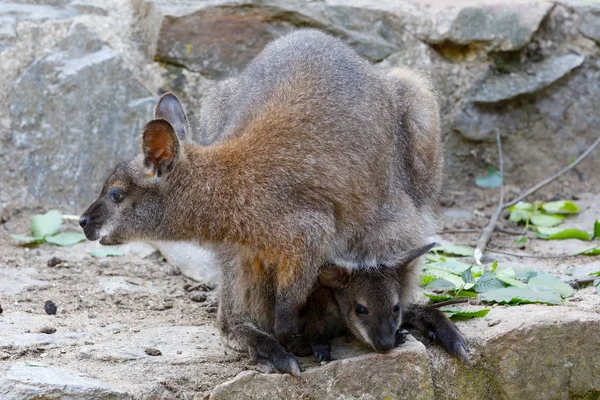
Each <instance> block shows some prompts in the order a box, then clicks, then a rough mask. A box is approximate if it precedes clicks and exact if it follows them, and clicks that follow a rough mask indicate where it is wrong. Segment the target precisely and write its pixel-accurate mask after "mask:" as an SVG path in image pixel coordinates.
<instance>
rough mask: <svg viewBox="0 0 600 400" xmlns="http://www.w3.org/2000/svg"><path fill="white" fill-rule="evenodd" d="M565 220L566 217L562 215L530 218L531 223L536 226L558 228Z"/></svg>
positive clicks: (535, 215) (533, 216)
mask: <svg viewBox="0 0 600 400" xmlns="http://www.w3.org/2000/svg"><path fill="white" fill-rule="evenodd" d="M564 219H565V217H564V215H560V214H534V215H532V216H531V218H530V222H531V223H532V224H533V225H536V226H545V227H550V226H556V225H559V224H560V223H561V222H563V220H564Z"/></svg>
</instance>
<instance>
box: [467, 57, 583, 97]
mask: <svg viewBox="0 0 600 400" xmlns="http://www.w3.org/2000/svg"><path fill="white" fill-rule="evenodd" d="M584 60H585V57H583V56H580V55H576V54H567V55H564V56H557V57H552V58H550V59H548V60H546V61H544V62H541V63H537V64H531V66H530V68H529V69H528V70H527V71H524V72H521V73H514V74H508V75H500V76H493V77H490V78H489V79H486V80H485V81H484V82H483V83H482V84H481V85H480V86H479V87H478V89H477V90H476V92H475V94H474V95H473V97H472V99H471V100H472V101H473V102H475V103H484V104H492V103H498V102H500V101H506V100H511V99H514V98H516V97H517V96H521V95H524V94H533V93H536V92H538V91H540V90H542V89H544V88H546V87H548V86H550V85H551V84H553V83H554V82H556V81H557V80H559V79H560V78H562V77H564V76H565V75H567V74H568V73H570V72H571V71H573V70H574V69H575V68H577V67H579V66H581V64H583V61H584Z"/></svg>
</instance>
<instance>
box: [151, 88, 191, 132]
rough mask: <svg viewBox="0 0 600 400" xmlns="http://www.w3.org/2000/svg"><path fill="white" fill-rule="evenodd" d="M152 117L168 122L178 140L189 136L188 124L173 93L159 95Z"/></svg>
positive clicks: (181, 107)
mask: <svg viewBox="0 0 600 400" xmlns="http://www.w3.org/2000/svg"><path fill="white" fill-rule="evenodd" d="M154 119H164V120H165V121H167V122H169V123H170V124H171V126H172V127H173V129H174V130H175V133H177V136H178V137H179V139H180V140H183V141H185V140H186V138H188V137H189V133H190V132H189V131H190V125H189V122H188V119H187V115H186V114H185V111H184V110H183V106H182V105H181V102H180V101H179V99H178V98H177V96H175V95H174V94H173V93H171V92H168V93H165V94H163V95H162V96H161V98H160V99H159V100H158V103H156V107H154Z"/></svg>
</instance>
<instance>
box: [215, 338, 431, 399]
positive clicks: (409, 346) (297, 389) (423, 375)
mask: <svg viewBox="0 0 600 400" xmlns="http://www.w3.org/2000/svg"><path fill="white" fill-rule="evenodd" d="M334 350H335V349H334ZM433 396H434V392H433V383H432V381H431V376H430V373H429V357H428V355H427V352H426V350H425V346H423V345H422V344H421V343H420V342H418V341H416V340H415V339H413V338H410V339H409V340H408V341H407V342H406V343H404V344H403V345H402V346H401V347H399V348H396V349H394V350H393V351H392V352H391V353H390V354H387V355H380V354H374V353H369V354H364V355H360V356H358V357H354V358H348V359H344V360H339V361H332V362H330V363H328V364H326V365H324V366H322V367H318V368H309V369H307V370H306V371H304V372H303V373H302V376H301V377H300V378H294V377H292V376H291V375H287V374H286V375H280V374H261V373H258V372H243V373H241V374H240V375H238V376H237V377H236V378H235V379H233V380H232V381H230V382H226V383H224V384H222V385H220V386H218V387H217V388H215V390H214V391H213V392H212V394H211V399H215V400H217V399H269V398H270V399H276V398H286V399H306V398H317V399H340V398H342V399H359V398H360V399H382V398H410V399H431V398H433Z"/></svg>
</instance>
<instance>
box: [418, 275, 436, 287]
mask: <svg viewBox="0 0 600 400" xmlns="http://www.w3.org/2000/svg"><path fill="white" fill-rule="evenodd" d="M435 279H436V278H435V276H430V275H422V276H421V286H427V285H429V284H430V283H431V282H433V281H435Z"/></svg>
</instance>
